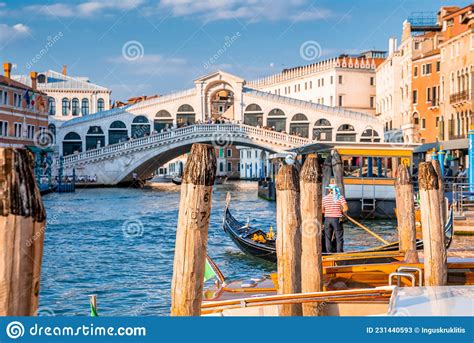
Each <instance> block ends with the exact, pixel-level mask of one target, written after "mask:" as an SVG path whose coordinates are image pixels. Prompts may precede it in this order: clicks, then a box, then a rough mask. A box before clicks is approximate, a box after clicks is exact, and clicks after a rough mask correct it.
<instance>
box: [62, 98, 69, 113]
mask: <svg viewBox="0 0 474 343" xmlns="http://www.w3.org/2000/svg"><path fill="white" fill-rule="evenodd" d="M62 112H63V116H67V115H69V99H68V98H63V100H62Z"/></svg>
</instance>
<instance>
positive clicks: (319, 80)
mask: <svg viewBox="0 0 474 343" xmlns="http://www.w3.org/2000/svg"><path fill="white" fill-rule="evenodd" d="M318 87H321V79H318Z"/></svg>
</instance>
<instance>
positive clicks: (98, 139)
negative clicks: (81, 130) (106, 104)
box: [86, 126, 105, 151]
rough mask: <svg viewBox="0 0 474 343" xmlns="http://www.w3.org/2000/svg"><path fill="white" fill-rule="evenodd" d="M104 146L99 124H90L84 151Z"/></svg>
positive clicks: (102, 132)
mask: <svg viewBox="0 0 474 343" xmlns="http://www.w3.org/2000/svg"><path fill="white" fill-rule="evenodd" d="M104 146H105V134H104V131H103V130H102V128H101V127H100V126H90V127H89V130H87V135H86V151H87V150H92V149H98V148H102V147H104Z"/></svg>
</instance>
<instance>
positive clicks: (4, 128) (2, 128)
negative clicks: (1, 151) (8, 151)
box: [0, 121, 8, 137]
mask: <svg viewBox="0 0 474 343" xmlns="http://www.w3.org/2000/svg"><path fill="white" fill-rule="evenodd" d="M0 136H4V137H6V136H8V122H7V121H0Z"/></svg>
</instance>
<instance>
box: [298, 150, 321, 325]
mask: <svg viewBox="0 0 474 343" xmlns="http://www.w3.org/2000/svg"><path fill="white" fill-rule="evenodd" d="M300 192H301V206H300V208H301V233H302V243H301V245H302V249H301V289H302V292H303V293H305V292H321V291H322V290H323V263H322V242H321V239H322V226H323V225H322V220H323V218H322V200H323V199H322V168H321V165H320V163H319V161H318V158H317V156H316V155H313V154H311V155H309V156H307V157H306V160H305V162H304V164H303V168H302V169H301V172H300ZM321 314H322V308H321V306H320V303H307V304H303V315H304V316H319V315H321Z"/></svg>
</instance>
